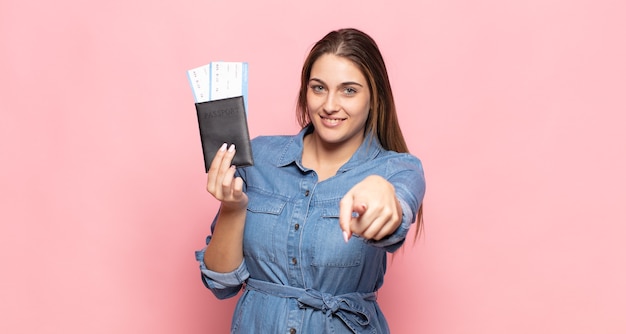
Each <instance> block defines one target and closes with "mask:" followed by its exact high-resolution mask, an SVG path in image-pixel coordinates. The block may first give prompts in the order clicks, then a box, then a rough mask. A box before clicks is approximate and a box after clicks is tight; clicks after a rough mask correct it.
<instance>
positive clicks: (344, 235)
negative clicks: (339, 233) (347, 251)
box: [343, 231, 350, 243]
mask: <svg viewBox="0 0 626 334" xmlns="http://www.w3.org/2000/svg"><path fill="white" fill-rule="evenodd" d="M343 240H344V241H345V242H346V243H348V240H350V236H349V235H348V232H346V231H343Z"/></svg>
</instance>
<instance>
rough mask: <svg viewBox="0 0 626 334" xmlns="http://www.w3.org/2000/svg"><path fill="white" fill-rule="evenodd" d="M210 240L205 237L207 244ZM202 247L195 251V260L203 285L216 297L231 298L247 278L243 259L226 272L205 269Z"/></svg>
mask: <svg viewBox="0 0 626 334" xmlns="http://www.w3.org/2000/svg"><path fill="white" fill-rule="evenodd" d="M210 241H211V237H210V236H209V237H207V244H208V243H209V242H210ZM205 250H206V247H204V248H203V249H201V250H199V251H196V260H197V261H198V263H199V264H200V273H201V277H202V282H203V283H204V285H205V286H206V287H207V288H208V289H210V290H211V292H213V294H214V295H215V297H217V298H218V299H226V298H231V297H234V296H236V295H237V293H238V292H239V290H241V286H242V284H243V283H244V282H245V281H246V280H247V279H248V277H249V276H250V274H249V273H248V268H247V267H246V262H245V260H243V261H241V264H239V267H237V268H236V269H235V270H233V271H231V272H228V273H218V272H215V271H212V270H209V269H207V267H206V265H205V264H204V251H205Z"/></svg>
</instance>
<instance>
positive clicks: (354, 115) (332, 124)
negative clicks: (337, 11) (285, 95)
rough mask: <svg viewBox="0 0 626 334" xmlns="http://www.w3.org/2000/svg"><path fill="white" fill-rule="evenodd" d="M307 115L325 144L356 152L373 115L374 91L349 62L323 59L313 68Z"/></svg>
mask: <svg viewBox="0 0 626 334" xmlns="http://www.w3.org/2000/svg"><path fill="white" fill-rule="evenodd" d="M307 111H308V113H309V117H310V120H311V123H313V126H314V127H315V134H316V135H317V137H319V138H320V139H321V140H322V142H324V143H325V144H331V145H336V146H339V145H348V146H354V148H355V149H356V147H358V146H359V145H360V144H361V143H362V142H363V137H364V128H365V122H366V121H367V117H368V115H369V112H370V90H369V86H368V84H367V80H366V78H365V76H364V75H363V73H361V71H360V70H359V68H358V67H357V66H356V65H355V64H354V63H353V62H352V61H351V60H349V59H347V58H343V57H338V56H335V55H333V54H329V53H328V54H324V55H322V56H321V57H319V58H318V59H317V60H316V61H315V63H313V67H312V68H311V75H310V77H309V82H308V88H307Z"/></svg>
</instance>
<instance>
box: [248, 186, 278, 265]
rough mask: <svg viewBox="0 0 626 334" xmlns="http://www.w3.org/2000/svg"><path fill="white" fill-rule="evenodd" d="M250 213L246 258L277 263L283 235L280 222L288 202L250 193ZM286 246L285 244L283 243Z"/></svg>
mask: <svg viewBox="0 0 626 334" xmlns="http://www.w3.org/2000/svg"><path fill="white" fill-rule="evenodd" d="M247 195H248V211H247V216H246V226H245V230H244V240H243V250H244V255H245V256H250V257H253V258H255V259H257V260H264V261H270V262H276V256H277V255H278V254H279V252H278V248H279V245H280V243H279V242H280V241H281V240H283V239H281V238H284V236H283V235H281V233H280V232H281V229H280V221H281V217H282V215H283V214H284V212H283V211H284V209H285V205H286V204H287V201H286V200H285V199H283V198H280V197H271V196H270V197H268V195H267V194H262V195H261V194H258V193H254V192H248V194H247ZM283 244H284V242H283Z"/></svg>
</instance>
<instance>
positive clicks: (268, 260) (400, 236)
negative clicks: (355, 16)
mask: <svg viewBox="0 0 626 334" xmlns="http://www.w3.org/2000/svg"><path fill="white" fill-rule="evenodd" d="M297 115H298V119H299V122H300V125H301V126H302V130H301V131H300V133H298V134H297V135H295V136H268V137H259V138H255V139H254V140H253V141H252V151H253V153H254V161H255V165H254V166H252V167H245V168H240V169H236V168H235V167H233V166H231V160H232V158H233V156H234V154H235V147H233V146H232V145H231V146H230V147H227V145H226V144H224V145H223V146H222V147H221V148H220V149H219V151H218V153H217V155H216V157H215V159H214V160H213V163H212V164H211V167H210V170H209V173H208V181H207V190H208V191H209V193H211V194H212V195H213V196H214V197H215V198H216V199H217V200H219V201H220V202H221V206H220V210H219V213H218V214H217V216H216V218H215V220H214V221H213V224H212V234H211V235H210V236H209V237H207V247H206V248H205V249H203V250H201V251H198V252H196V258H197V259H198V261H199V263H200V268H201V271H202V278H203V281H204V283H205V285H206V286H207V287H208V288H209V289H211V291H212V292H213V293H214V294H215V295H216V296H217V297H218V298H220V299H223V298H229V297H233V296H235V295H236V294H237V293H238V292H239V291H240V289H241V288H242V287H244V290H245V291H244V293H243V294H242V296H241V298H240V299H239V302H238V304H237V307H236V309H235V314H234V316H233V319H232V327H231V332H233V333H263V334H266V333H388V332H389V328H388V325H387V322H386V320H385V317H384V316H383V314H382V312H381V310H380V308H379V306H378V304H377V302H376V292H377V290H378V289H379V288H380V287H381V285H382V283H383V276H384V274H385V270H386V254H387V252H393V251H395V250H397V249H398V248H399V247H400V246H401V245H402V244H403V242H404V239H405V237H406V235H407V232H408V230H409V228H410V226H411V224H412V223H413V222H415V221H417V224H418V231H419V227H420V226H419V225H421V203H422V199H423V196H424V190H425V184H424V175H423V170H422V166H421V163H420V161H419V160H418V159H417V158H416V157H414V156H412V155H410V154H409V153H407V152H408V150H407V146H406V143H405V142H404V139H403V136H402V133H401V131H400V127H399V125H398V120H397V116H396V110H395V104H394V101H393V96H392V92H391V86H390V83H389V78H388V75H387V70H386V68H385V64H384V62H383V59H382V56H381V54H380V51H379V49H378V47H377V45H376V43H375V42H374V40H372V39H371V38H370V37H369V36H368V35H366V34H364V33H363V32H361V31H358V30H355V29H341V30H338V31H333V32H330V33H329V34H328V35H326V36H325V37H324V38H322V39H321V40H320V41H319V42H317V43H316V44H315V46H314V47H313V48H312V50H311V52H310V53H309V56H308V57H307V59H306V61H305V63H304V66H303V69H302V77H301V87H300V94H299V99H298V108H297Z"/></svg>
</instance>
